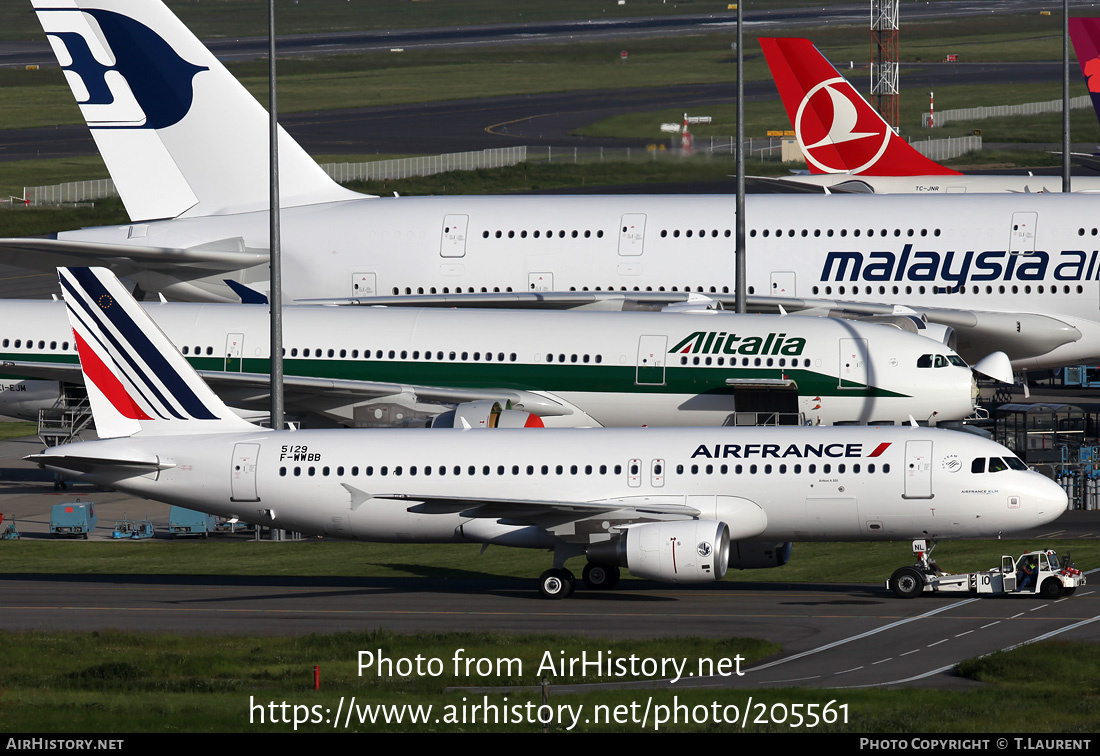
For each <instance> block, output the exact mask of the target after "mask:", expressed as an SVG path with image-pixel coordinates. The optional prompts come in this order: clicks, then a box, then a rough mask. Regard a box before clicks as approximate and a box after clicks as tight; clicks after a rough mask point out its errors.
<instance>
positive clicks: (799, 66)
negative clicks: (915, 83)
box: [760, 37, 958, 176]
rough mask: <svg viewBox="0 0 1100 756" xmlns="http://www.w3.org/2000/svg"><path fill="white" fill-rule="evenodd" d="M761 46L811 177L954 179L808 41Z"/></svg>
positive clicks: (765, 41)
mask: <svg viewBox="0 0 1100 756" xmlns="http://www.w3.org/2000/svg"><path fill="white" fill-rule="evenodd" d="M760 46H761V47H762V48H763V49H764V57H765V58H766V59H767V61H768V66H769V67H770V68H771V72H772V77H773V78H774V79H775V85H776V87H777V88H778V89H779V96H780V97H781V98H782V99H783V106H784V107H785V108H786V109H787V116H788V117H789V118H790V119H791V123H792V124H793V125H794V133H795V136H796V137H797V139H798V144H799V146H800V147H801V148H802V154H803V156H805V158H806V164H807V165H809V167H810V172H811V173H845V172H847V173H856V174H863V175H865V176H948V175H952V176H953V175H958V171H953V170H951V169H950V168H944V167H943V166H942V165H940V164H939V163H936V162H934V161H932V160H929V159H928V158H926V157H925V156H924V155H922V154H920V153H919V152H917V151H916V150H914V149H913V148H912V147H910V146H909V144H908V143H907V142H906V141H905V140H904V139H902V138H901V137H899V136H898V135H897V134H895V133H894V130H893V129H891V128H890V126H889V125H888V124H887V123H886V121H884V120H882V118H881V117H880V116H879V114H878V113H876V112H875V111H874V109H873V108H871V106H870V105H868V104H867V101H866V100H864V99H863V98H862V97H860V95H859V92H857V91H856V90H855V88H854V87H853V86H852V85H851V84H849V83H848V81H847V80H846V79H845V78H844V77H843V76H841V75H840V73H838V72H837V70H836V69H835V68H833V66H832V65H831V64H830V63H829V61H827V60H826V59H825V56H823V55H822V54H821V53H820V52H819V51H818V49H817V48H816V47H814V45H813V43H812V42H810V41H809V40H808V39H798V38H795V37H762V38H761V39H760Z"/></svg>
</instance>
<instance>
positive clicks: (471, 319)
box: [0, 300, 974, 426]
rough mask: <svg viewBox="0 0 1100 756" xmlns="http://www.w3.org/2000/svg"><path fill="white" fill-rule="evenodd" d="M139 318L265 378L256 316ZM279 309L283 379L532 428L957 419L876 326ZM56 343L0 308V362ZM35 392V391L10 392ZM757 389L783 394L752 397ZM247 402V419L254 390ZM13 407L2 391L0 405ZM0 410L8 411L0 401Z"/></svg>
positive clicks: (54, 351) (31, 356)
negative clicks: (454, 406)
mask: <svg viewBox="0 0 1100 756" xmlns="http://www.w3.org/2000/svg"><path fill="white" fill-rule="evenodd" d="M145 309H146V312H148V313H149V315H150V316H151V317H152V318H153V320H154V321H155V322H156V323H157V325H158V326H160V328H161V329H162V330H163V331H164V332H165V333H166V334H167V336H168V337H169V338H170V339H171V340H172V342H173V343H174V344H175V345H176V346H177V347H178V348H179V349H180V350H181V351H182V353H183V354H184V355H185V356H186V357H187V358H188V360H189V361H190V362H191V364H192V365H193V366H195V367H196V368H198V369H200V370H208V371H227V372H243V373H251V374H266V373H267V372H268V370H269V364H268V357H269V354H270V351H269V350H270V340H269V338H268V327H269V319H268V308H267V307H266V306H264V305H226V304H167V303H166V304H146V305H145ZM284 313H285V315H284V318H285V319H284V340H283V343H284V349H285V363H284V371H285V373H286V375H288V376H305V377H312V378H328V379H338V380H348V381H371V382H380V383H389V384H398V385H400V386H411V387H423V386H433V387H437V386H438V387H449V388H455V389H478V388H481V389H509V390H515V391H519V392H536V393H538V394H539V395H540V396H542V397H544V398H545V399H546V402H545V405H544V406H541V405H537V404H535V403H532V404H531V406H528V407H525V408H526V409H527V411H530V412H535V413H537V414H540V415H542V416H543V417H544V422H545V423H546V424H547V425H561V426H591V425H602V426H640V425H658V426H674V425H683V426H687V425H721V424H722V423H723V422H725V421H726V420H727V418H729V417H730V415H731V414H732V413H734V412H746V413H748V412H762V413H767V412H778V411H782V412H787V413H794V412H800V413H802V415H803V418H804V421H805V422H808V423H811V424H815V425H817V424H825V425H832V424H834V423H864V424H866V423H876V424H883V423H885V424H893V423H895V422H897V423H905V422H907V421H908V419H909V417H914V418H917V419H918V420H921V421H929V422H930V423H932V424H936V423H937V422H943V421H949V420H959V419H962V418H964V417H967V416H969V415H971V414H972V413H973V404H974V402H973V400H974V380H973V376H972V373H971V371H970V369H969V368H967V367H966V366H965V365H964V364H963V363H962V361H961V360H960V359H959V358H958V357H957V356H956V355H955V354H954V353H953V352H952V351H951V350H950V349H948V348H947V347H945V346H944V345H942V344H940V343H937V342H935V341H933V340H931V339H929V338H925V337H923V336H919V335H915V334H912V333H908V332H905V331H901V330H898V329H897V328H893V327H890V326H886V325H876V324H870V323H860V322H856V321H848V320H839V319H832V318H821V317H808V316H793V315H790V316H783V317H781V316H775V315H736V314H733V313H730V312H724V311H700V312H667V313H663V312H584V311H566V312H548V311H537V310H532V311H500V310H489V311H486V310H447V309H411V308H403V307H396V308H373V307H321V306H308V307H287V308H285V310H284ZM71 342H72V334H71V331H70V329H69V323H68V319H67V318H66V315H65V307H64V304H63V303H61V302H46V301H31V300H11V301H5V302H0V360H13V361H30V362H35V361H60V362H67V363H73V364H75V363H76V353H75V351H74V349H73V347H72V344H71ZM731 382H732V383H731ZM38 383H46V382H40V381H28V382H27V384H24V385H31V384H38ZM54 386H55V390H54V395H53V398H54V399H55V398H56V384H54ZM769 387H770V388H769ZM762 390H771V391H775V392H784V393H783V395H782V396H775V395H772V396H771V398H768V397H765V396H762V394H761V393H760V392H761V391H762ZM233 392H234V389H233V387H232V386H223V389H222V393H223V396H224V397H225V398H227V399H228V400H229V401H231V402H233V401H234V400H236V401H237V402H238V403H240V402H241V401H243V399H242V397H244V396H246V395H247V394H256V393H257V392H256V391H254V390H253V391H248V390H245V391H244V392H242V391H239V390H238V391H237V393H236V394H234V393H233ZM290 393H291V398H290V403H291V405H292V406H294V405H299V404H302V405H303V406H304V407H308V408H311V410H312V411H316V412H319V413H322V414H325V415H326V416H328V417H330V418H331V419H334V420H337V421H341V422H351V421H353V420H354V419H355V413H354V412H353V411H352V410H350V409H349V406H352V407H355V406H359V407H362V406H364V405H366V404H368V403H369V402H370V401H371V397H372V396H373V397H375V398H377V400H378V401H390V400H391V399H392V393H393V392H392V391H391V392H390V393H391V396H386V395H385V394H376V393H372V392H364V395H363V397H361V398H360V399H359V400H358V401H355V400H354V397H353V398H341V397H344V396H345V395H344V394H340V393H335V392H334V394H333V397H332V398H330V399H328V400H325V399H317V397H316V396H315V394H313V393H311V394H310V396H309V397H304V398H302V402H298V401H296V400H295V397H294V396H293V387H291V388H290ZM414 393H415V389H414ZM421 393H423V392H421ZM259 394H260V402H261V407H262V406H263V405H266V402H267V400H266V392H263V391H261V392H259ZM24 395H26V390H22V391H18V390H17V391H14V392H12V391H9V392H6V393H4V394H0V403H2V402H3V401H4V400H7V399H9V398H10V399H11V401H13V402H16V401H21V399H22V397H23V396H24ZM52 401H53V399H51V400H50V402H51V403H52ZM248 406H251V404H249V405H248ZM555 406H557V407H560V410H555V409H554V407H555ZM20 407H22V404H20ZM547 408H548V411H542V409H547ZM0 411H6V412H7V413H8V414H15V413H14V411H12V410H4V409H3V405H2V404H0ZM361 414H362V412H361V411H360V415H361ZM34 416H35V417H37V411H36V412H35V415H34ZM745 422H746V423H747V422H748V421H747V420H746V421H745Z"/></svg>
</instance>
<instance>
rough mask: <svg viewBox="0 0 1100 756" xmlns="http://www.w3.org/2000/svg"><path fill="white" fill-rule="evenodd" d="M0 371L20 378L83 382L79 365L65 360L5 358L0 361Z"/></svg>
mask: <svg viewBox="0 0 1100 756" xmlns="http://www.w3.org/2000/svg"><path fill="white" fill-rule="evenodd" d="M0 373H2V374H3V375H16V376H19V377H20V378H38V379H41V380H44V381H66V382H67V383H83V382H84V376H83V374H82V373H81V372H80V365H78V364H76V363H71V364H70V363H67V362H20V361H18V360H5V361H3V362H0Z"/></svg>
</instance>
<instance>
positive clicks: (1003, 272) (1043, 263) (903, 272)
mask: <svg viewBox="0 0 1100 756" xmlns="http://www.w3.org/2000/svg"><path fill="white" fill-rule="evenodd" d="M1098 256H1100V251H1098V250H1093V251H1092V252H1085V251H1084V250H1064V251H1062V252H1060V253H1058V254H1057V256H1054V257H1052V256H1051V255H1050V254H1048V253H1047V252H1044V251H1041V250H1037V251H1035V252H1007V251H1004V250H993V251H987V252H974V251H969V252H963V253H958V252H953V251H952V252H943V253H940V252H931V251H916V252H914V251H913V245H912V244H906V245H905V246H904V247H902V250H901V254H900V255H899V254H895V253H893V252H870V253H868V254H866V255H865V254H864V253H862V252H829V253H828V254H827V255H826V257H825V262H824V264H823V266H822V268H821V276H820V278H821V281H822V282H843V281H867V282H875V283H882V282H890V281H921V282H925V281H927V282H932V281H941V280H942V281H947V282H950V283H953V284H954V285H955V286H965V285H966V284H967V283H970V282H977V281H1044V280H1046V279H1047V275H1048V273H1050V272H1053V280H1055V281H1089V280H1092V278H1093V276H1094V274H1096V273H1100V269H1098V268H1097V259H1098ZM1052 266H1053V270H1052Z"/></svg>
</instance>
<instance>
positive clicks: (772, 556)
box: [729, 541, 791, 570]
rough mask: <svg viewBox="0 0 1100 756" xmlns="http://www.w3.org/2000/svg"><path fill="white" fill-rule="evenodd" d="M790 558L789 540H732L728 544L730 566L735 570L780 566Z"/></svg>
mask: <svg viewBox="0 0 1100 756" xmlns="http://www.w3.org/2000/svg"><path fill="white" fill-rule="evenodd" d="M790 559H791V542H790V541H787V542H786V543H758V542H756V541H734V542H733V543H731V544H730V564H729V566H730V568H732V569H737V570H759V569H765V568H768V567H782V566H783V565H785V564H786V563H787V562H789V561H790Z"/></svg>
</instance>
